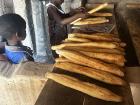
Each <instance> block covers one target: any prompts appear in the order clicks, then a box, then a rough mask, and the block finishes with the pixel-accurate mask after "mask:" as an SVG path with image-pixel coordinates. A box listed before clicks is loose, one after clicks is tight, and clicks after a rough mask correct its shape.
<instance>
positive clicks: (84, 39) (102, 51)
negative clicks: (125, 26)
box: [46, 33, 126, 102]
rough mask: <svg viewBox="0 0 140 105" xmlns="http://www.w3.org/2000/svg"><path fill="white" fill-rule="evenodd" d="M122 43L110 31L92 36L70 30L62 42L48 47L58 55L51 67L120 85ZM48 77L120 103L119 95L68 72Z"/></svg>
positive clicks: (100, 97) (123, 62)
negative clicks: (53, 65) (67, 73)
mask: <svg viewBox="0 0 140 105" xmlns="http://www.w3.org/2000/svg"><path fill="white" fill-rule="evenodd" d="M125 46H126V44H125V43H123V42H121V40H120V39H119V38H118V37H116V36H115V35H113V34H107V33H96V34H92V35H88V34H82V33H72V34H69V35H68V38H67V39H65V40H64V41H63V43H62V44H60V45H56V46H52V49H53V50H55V51H56V52H57V54H59V58H57V59H56V63H55V67H57V68H60V69H62V70H66V71H69V72H73V73H77V74H81V75H85V76H87V77H90V78H92V79H95V80H98V81H100V82H103V83H106V84H110V85H119V86H124V85H125V84H126V82H125V81H124V80H123V79H122V77H124V72H125V71H124V69H123V67H124V64H125V62H126V60H125V58H124V55H125V53H124V47H125ZM46 76H47V78H49V79H52V80H54V81H56V82H58V83H60V84H62V85H64V86H66V87H70V88H72V89H75V90H78V91H81V92H83V93H85V94H88V95H90V96H92V97H96V98H98V99H102V100H105V101H114V102H121V101H122V100H123V98H122V97H121V96H119V95H117V94H115V93H113V92H111V91H110V90H108V89H105V88H103V87H100V86H97V85H95V84H91V83H86V82H83V81H81V80H78V79H76V78H74V77H70V76H68V75H64V74H63V75H62V74H56V73H48V74H47V75H46Z"/></svg>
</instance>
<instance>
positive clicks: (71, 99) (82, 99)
mask: <svg viewBox="0 0 140 105" xmlns="http://www.w3.org/2000/svg"><path fill="white" fill-rule="evenodd" d="M53 72H56V73H60V74H67V75H70V76H74V77H76V78H78V79H80V80H82V81H85V82H90V83H95V84H97V85H99V86H102V87H106V88H108V89H110V90H111V91H113V92H114V93H117V94H119V95H122V96H123V97H124V98H125V99H124V102H122V103H114V102H106V101H102V100H99V99H96V98H93V97H90V96H88V95H86V94H83V93H81V92H78V91H76V90H73V89H70V88H67V87H64V86H62V85H60V84H58V83H56V82H54V81H52V80H48V81H47V83H46V85H45V87H44V89H43V90H42V92H41V94H40V96H39V98H38V100H37V102H36V104H35V105H134V103H133V100H132V95H131V90H130V87H129V85H127V86H126V87H118V86H110V85H106V84H103V83H100V82H97V81H96V80H93V79H90V78H87V77H85V76H82V75H77V74H74V73H69V72H65V71H62V70H58V69H54V71H53Z"/></svg>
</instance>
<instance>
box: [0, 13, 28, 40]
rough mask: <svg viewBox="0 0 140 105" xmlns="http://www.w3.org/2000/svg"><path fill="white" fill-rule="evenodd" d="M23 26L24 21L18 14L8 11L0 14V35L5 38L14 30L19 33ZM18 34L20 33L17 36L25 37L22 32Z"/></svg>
mask: <svg viewBox="0 0 140 105" xmlns="http://www.w3.org/2000/svg"><path fill="white" fill-rule="evenodd" d="M25 28H26V22H25V20H24V19H23V18H22V17H21V16H20V15H18V14H14V13H10V14H4V15H2V16H0V35H1V36H2V37H3V38H5V39H8V38H10V37H11V36H12V35H13V34H15V33H16V32H17V33H21V32H22V30H23V29H25ZM18 35H20V36H19V37H25V35H24V34H18ZM23 35H24V36H23Z"/></svg>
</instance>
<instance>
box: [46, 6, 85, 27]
mask: <svg viewBox="0 0 140 105" xmlns="http://www.w3.org/2000/svg"><path fill="white" fill-rule="evenodd" d="M47 12H48V15H50V16H51V17H53V18H54V19H55V21H56V22H58V23H59V24H61V25H67V24H69V23H71V22H73V21H74V20H76V19H78V18H85V17H87V14H84V13H79V14H75V15H73V16H70V17H67V18H62V17H61V16H60V15H59V14H58V13H57V10H56V9H55V8H54V7H49V8H48V10H47Z"/></svg>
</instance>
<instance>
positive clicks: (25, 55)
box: [0, 14, 33, 64]
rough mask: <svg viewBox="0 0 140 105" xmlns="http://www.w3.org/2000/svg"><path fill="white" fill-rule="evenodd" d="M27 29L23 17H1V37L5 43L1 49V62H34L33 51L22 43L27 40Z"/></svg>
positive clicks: (9, 15) (6, 15) (8, 15)
mask: <svg viewBox="0 0 140 105" xmlns="http://www.w3.org/2000/svg"><path fill="white" fill-rule="evenodd" d="M25 29H26V22H25V20H24V19H23V18H22V17H21V16H19V15H17V14H5V15H2V16H0V35H1V36H2V38H3V39H4V42H5V46H4V47H1V48H0V50H1V51H0V52H1V54H0V60H9V61H10V62H11V63H14V64H18V63H20V62H22V61H27V60H31V61H33V57H32V55H33V54H32V51H31V50H30V48H29V47H26V46H23V45H22V43H21V41H22V40H24V39H25V38H26V31H25Z"/></svg>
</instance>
